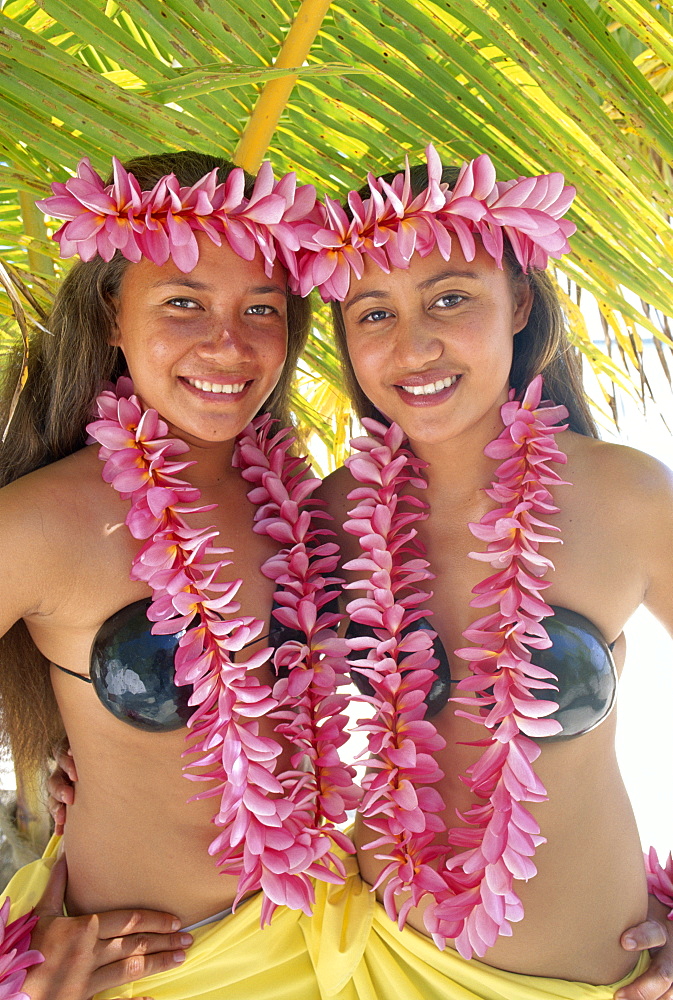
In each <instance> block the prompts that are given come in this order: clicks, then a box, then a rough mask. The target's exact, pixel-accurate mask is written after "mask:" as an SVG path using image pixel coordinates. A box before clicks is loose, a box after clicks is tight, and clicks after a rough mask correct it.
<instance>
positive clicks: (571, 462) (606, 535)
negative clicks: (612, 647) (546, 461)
mask: <svg viewBox="0 0 673 1000" xmlns="http://www.w3.org/2000/svg"><path fill="white" fill-rule="evenodd" d="M568 445H569V447H568V448H567V455H568V479H569V480H570V481H571V482H572V483H573V484H574V486H575V487H576V489H573V491H572V492H573V494H575V498H574V499H573V500H570V502H569V504H568V506H569V507H571V509H572V510H574V511H575V512H576V513H577V514H578V519H577V520H578V521H582V520H588V521H589V522H590V523H591V524H592V525H593V526H594V527H595V528H597V532H596V533H597V537H598V539H599V542H600V544H601V545H602V546H603V550H604V551H605V552H608V551H610V550H612V552H613V553H616V554H618V557H617V555H616V554H615V555H613V563H614V565H613V569H614V571H615V579H617V578H618V577H619V572H618V570H619V565H620V564H623V566H624V567H626V569H627V570H628V572H627V573H626V570H625V573H626V575H628V576H630V577H631V576H633V575H634V574H637V575H639V578H640V579H641V581H642V589H641V594H642V597H641V600H643V601H644V603H645V604H646V606H647V607H648V608H649V609H650V610H651V611H652V612H653V613H654V614H655V615H656V617H657V618H658V619H659V620H660V621H661V622H662V623H663V624H664V625H666V627H667V628H668V629H669V630H670V631H671V634H673V597H672V595H673V470H671V469H670V468H669V467H668V466H667V465H665V464H664V463H663V462H660V461H658V460H657V459H656V458H653V457H652V456H651V455H647V454H645V453H644V452H642V451H637V450H636V449H635V448H628V447H625V446H624V445H616V444H609V443H606V442H602V441H594V440H591V439H588V438H580V437H579V436H578V435H572V436H571V438H570V440H569V442H568ZM588 544H589V542H587V545H588Z"/></svg>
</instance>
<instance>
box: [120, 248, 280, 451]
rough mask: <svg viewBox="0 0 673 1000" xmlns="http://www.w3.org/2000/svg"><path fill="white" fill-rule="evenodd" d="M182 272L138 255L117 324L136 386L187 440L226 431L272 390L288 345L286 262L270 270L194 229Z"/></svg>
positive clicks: (218, 436)
mask: <svg viewBox="0 0 673 1000" xmlns="http://www.w3.org/2000/svg"><path fill="white" fill-rule="evenodd" d="M197 240H198V242H199V260H198V263H197V265H196V267H195V268H194V270H193V271H190V272H189V274H183V273H182V272H181V271H179V270H178V268H177V267H176V266H175V264H174V263H173V262H172V261H168V263H166V264H164V265H162V266H161V267H158V266H157V265H156V264H153V263H152V262H151V261H149V260H146V259H144V258H143V260H141V261H140V262H139V263H138V264H130V265H129V266H128V267H127V268H126V271H125V272H124V277H123V279H122V284H121V289H120V294H119V298H118V301H117V333H116V336H115V339H114V343H115V344H116V345H117V346H119V347H121V349H122V351H123V352H124V356H125V358H126V363H127V364H128V367H129V372H130V375H131V378H132V379H133V382H134V386H135V390H136V392H137V394H138V395H139V396H140V398H141V399H142V401H143V403H144V404H145V406H147V407H152V408H154V409H156V410H158V411H159V413H160V414H161V416H162V417H163V418H164V419H165V420H166V421H167V422H168V424H169V426H170V427H171V429H172V430H173V432H174V433H177V434H178V435H179V436H180V437H182V438H183V439H185V440H186V441H187V442H188V443H197V442H213V443H217V442H223V441H229V440H231V439H233V438H234V437H235V436H236V435H237V434H239V433H240V431H242V430H243V428H244V427H245V426H246V425H247V424H248V423H249V422H250V420H251V419H252V418H253V416H254V415H255V414H256V413H257V411H258V410H259V409H260V407H261V406H262V404H263V403H264V401H265V400H266V399H267V398H268V396H269V395H270V394H271V392H272V391H273V389H274V387H275V385H276V383H277V382H278V379H279V377H280V374H281V371H282V368H283V364H284V362H285V355H286V349H287V289H286V284H287V282H286V274H285V271H284V269H283V268H282V267H281V266H280V265H277V266H276V267H275V268H274V270H273V274H272V276H271V277H270V278H269V277H267V275H266V274H265V273H264V267H263V264H262V261H261V258H260V256H259V254H257V255H255V259H254V260H252V261H246V260H243V259H242V258H241V257H239V256H238V255H237V254H235V253H234V251H233V250H231V248H230V247H229V246H228V245H226V244H224V245H223V246H221V247H216V246H215V245H214V244H213V243H211V241H210V240H209V239H208V238H207V237H205V236H204V235H202V234H200V233H197Z"/></svg>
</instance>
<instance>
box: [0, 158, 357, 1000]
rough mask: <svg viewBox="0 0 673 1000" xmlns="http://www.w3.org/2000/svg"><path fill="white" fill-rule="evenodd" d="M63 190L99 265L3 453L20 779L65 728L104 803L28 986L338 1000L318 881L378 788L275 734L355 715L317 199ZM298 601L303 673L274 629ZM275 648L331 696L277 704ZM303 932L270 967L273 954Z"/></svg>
mask: <svg viewBox="0 0 673 1000" xmlns="http://www.w3.org/2000/svg"><path fill="white" fill-rule="evenodd" d="M55 188H56V191H55V197H54V198H53V199H47V201H46V202H45V208H46V209H47V210H48V211H51V212H53V213H55V214H56V215H60V216H61V217H64V218H65V220H66V221H65V224H64V226H62V227H61V229H60V230H59V231H58V233H56V238H57V239H58V240H59V241H60V243H61V251H62V253H63V255H64V256H72V255H73V254H74V253H75V252H78V253H79V254H80V257H81V258H82V259H81V260H80V261H79V262H77V263H75V264H74V266H73V267H72V269H71V270H70V272H69V273H68V275H67V277H66V279H65V281H64V284H63V287H62V290H61V293H60V294H59V296H58V299H57V302H56V304H55V307H54V311H53V314H52V316H51V318H50V321H49V324H48V330H49V332H46V331H45V332H44V333H43V335H42V336H41V338H40V339H39V340H38V341H37V342H36V343H35V345H34V346H33V350H32V352H31V359H30V365H29V372H28V381H27V384H26V387H25V389H24V391H23V393H22V395H21V397H20V400H19V406H18V408H17V410H16V412H15V414H14V417H13V421H12V425H11V430H10V434H9V437H8V441H7V444H6V446H4V448H3V452H2V477H3V485H4V489H3V490H2V491H1V493H0V511H1V513H0V532H1V538H0V544H1V545H2V548H3V554H4V558H5V565H6V567H7V572H6V573H3V579H2V583H1V588H2V594H1V598H2V599H1V601H0V605H1V607H2V623H1V625H2V628H1V629H0V630H1V631H3V632H5V633H6V634H5V636H4V640H3V647H2V655H3V663H2V670H1V671H0V684H1V685H2V711H3V719H4V724H5V729H6V732H7V733H8V737H9V741H10V743H11V746H12V750H13V753H14V756H15V758H16V759H17V760H18V761H19V762H21V763H23V764H24V765H25V764H26V763H27V762H31V763H33V764H37V765H42V764H43V762H44V760H45V758H46V756H47V754H48V753H49V751H50V750H51V748H52V745H53V741H54V740H55V739H56V737H57V736H58V735H59V733H60V732H62V730H63V729H64V730H65V732H66V733H67V737H68V740H69V742H70V746H71V747H72V750H73V753H74V755H75V757H76V760H77V767H78V771H79V784H78V794H77V799H76V802H75V803H74V804H73V805H72V806H71V808H70V810H69V816H68V824H67V829H66V833H65V836H64V837H63V839H62V842H61V843H62V845H63V846H64V847H65V854H66V857H67V885H66V884H65V870H64V868H63V866H62V865H61V864H56V865H55V866H54V868H53V873H52V876H51V879H48V876H49V872H50V869H51V867H52V865H53V863H54V859H55V850H56V843H53V844H52V845H51V846H50V848H49V850H48V852H47V855H46V856H45V858H44V859H43V860H42V861H40V862H38V863H36V865H34V866H32V867H31V868H29V869H24V870H23V871H22V872H20V873H19V875H18V876H17V878H16V880H15V881H14V882H13V883H12V885H11V886H10V887H9V894H10V896H11V899H12V917H16V916H20V915H25V914H26V912H27V911H28V912H30V908H31V907H32V906H33V905H35V904H38V909H37V914H38V915H39V920H38V922H37V926H36V927H35V928H34V929H33V931H32V942H33V946H34V947H35V948H39V950H40V951H41V952H42V955H43V957H44V961H43V962H42V963H41V964H39V965H35V966H34V967H31V968H30V969H29V971H28V973H27V975H26V976H25V983H24V984H23V987H24V989H25V991H26V992H27V993H28V994H29V995H30V996H31V998H32V1000H45V998H49V1000H60V998H67V1000H80V998H81V1000H89V998H90V997H91V996H92V995H93V994H96V995H100V996H116V995H118V987H119V986H120V985H121V984H123V983H130V982H135V983H136V987H134V988H133V989H135V990H136V991H137V992H143V993H147V992H151V993H152V995H153V996H154V997H156V998H159V997H183V998H186V997H196V996H198V997H203V998H206V997H212V998H215V997H221V996H222V995H223V992H226V990H227V988H228V987H230V986H231V984H233V983H237V984H239V986H240V988H241V989H242V990H243V991H244V992H245V993H246V994H247V993H249V994H250V995H254V996H255V997H257V998H259V1000H261V998H263V997H268V998H269V1000H271V997H273V998H280V997H283V996H285V997H287V998H288V1000H289V998H290V997H292V998H295V997H297V996H302V995H304V996H309V997H313V996H314V995H315V993H316V986H315V974H314V972H313V970H312V968H311V964H310V961H309V958H308V954H307V952H306V947H305V944H304V938H303V934H302V930H301V921H300V916H301V910H304V911H309V912H310V900H311V895H312V891H313V890H312V883H311V879H310V878H309V875H310V876H312V877H316V876H317V877H318V878H320V877H327V878H330V879H332V878H334V877H335V873H337V872H338V869H339V867H340V865H341V862H340V861H338V860H337V859H336V858H335V857H334V856H333V855H332V853H331V852H332V848H333V846H334V842H339V843H341V842H342V838H341V835H340V834H339V833H338V831H336V830H334V822H337V821H339V820H340V819H341V818H342V815H343V807H344V802H343V800H342V799H339V800H338V801H337V800H336V799H335V798H331V799H330V798H329V797H328V796H327V795H326V793H325V794H324V793H323V791H322V789H323V788H327V787H328V785H329V778H330V775H331V774H332V773H333V775H334V780H335V781H336V783H337V785H339V786H341V787H342V788H343V789H344V794H345V795H346V796H347V794H348V787H349V785H351V784H352V776H351V772H350V770H349V769H348V768H334V767H333V766H328V764H325V766H324V769H323V771H320V769H319V768H316V773H315V774H314V773H312V772H308V771H306V770H301V771H298V770H297V769H296V767H295V765H294V763H293V762H291V761H294V757H293V755H294V754H299V755H300V756H302V757H303V756H304V754H305V753H306V750H307V748H309V747H310V748H311V750H312V751H315V748H316V747H317V751H315V752H317V754H318V756H319V755H320V738H319V736H316V737H315V739H314V742H313V743H311V742H309V744H307V743H306V740H307V739H308V737H307V735H306V733H305V730H304V729H301V728H297V729H296V731H295V730H293V727H292V726H291V725H287V724H283V725H282V726H280V725H279V723H278V721H277V720H274V719H273V718H272V717H270V713H272V712H273V711H274V710H275V711H276V712H278V713H280V714H281V715H282V714H283V713H287V712H288V711H290V712H292V711H297V712H299V713H301V711H306V712H308V713H313V716H315V723H314V724H315V726H316V727H317V726H318V722H322V723H324V724H326V725H327V726H328V727H329V726H331V725H332V723H331V721H330V720H331V718H332V716H336V717H338V713H339V708H340V705H341V703H342V701H343V699H339V698H335V697H334V694H333V691H332V690H331V689H330V690H329V691H327V690H323V688H324V685H325V681H324V678H322V677H316V679H315V681H314V680H312V677H311V673H312V663H313V660H312V659H311V657H313V656H316V655H317V654H315V653H314V652H313V651H312V647H313V642H314V640H313V638H312V632H311V628H312V625H317V633H316V634H318V636H319V637H320V638H321V640H322V641H323V642H328V640H329V636H330V635H331V632H330V628H329V626H330V624H331V618H330V616H325V615H324V614H322V613H321V610H320V609H321V606H322V604H321V601H323V594H322V589H321V587H322V577H321V576H320V574H318V575H317V576H316V574H315V571H314V569H313V560H312V558H311V556H310V553H309V552H308V549H307V545H311V544H313V545H315V544H316V543H315V538H316V536H319V535H320V529H319V527H316V526H315V524H314V522H313V505H312V502H311V500H310V494H311V492H312V491H313V489H314V488H315V485H316V482H315V481H314V480H312V479H311V478H310V477H308V476H307V474H306V470H305V467H304V466H303V465H302V463H301V462H300V461H299V460H298V459H295V458H294V457H293V456H292V454H291V451H290V444H291V438H288V436H287V434H286V433H285V432H283V431H280V432H279V431H278V428H277V426H274V425H273V423H271V422H270V419H269V416H270V417H271V418H281V419H282V420H286V418H287V408H288V407H287V403H288V391H289V386H290V382H291V379H292V376H293V374H294V369H295V365H296V361H297V356H298V353H299V351H300V349H301V347H302V345H303V343H304V340H305V337H306V334H307V329H308V321H309V308H308V305H307V303H305V302H304V301H302V300H300V299H298V298H297V297H296V295H293V294H292V293H291V292H290V291H289V290H288V279H289V278H292V274H293V271H295V270H296V264H295V261H294V253H295V251H296V249H297V247H298V245H299V244H298V239H297V237H296V233H295V226H296V224H297V223H301V221H302V220H303V219H304V217H305V215H306V213H307V212H309V211H310V210H311V208H312V206H313V202H314V192H313V191H312V189H308V188H297V187H296V185H295V181H294V177H293V176H292V175H288V176H286V177H285V178H283V179H282V180H280V181H276V180H275V179H274V178H273V175H272V173H271V171H270V168H269V166H268V164H267V165H266V166H265V167H264V168H263V169H262V171H261V172H260V175H259V177H258V179H257V180H256V181H255V180H253V179H252V178H248V177H245V176H244V175H243V172H242V171H241V170H240V169H237V168H233V167H232V165H231V164H228V163H227V162H226V161H222V160H220V159H217V158H214V157H206V156H202V155H200V154H192V153H177V154H166V155H160V156H156V157H146V158H143V159H141V160H135V161H132V162H131V163H129V164H128V165H127V168H124V167H123V166H122V165H121V164H119V163H118V162H115V169H114V175H113V178H111V179H110V181H109V182H108V183H107V184H105V183H104V182H103V181H102V180H101V178H99V177H98V175H97V174H96V173H95V172H94V171H93V170H92V168H91V166H90V165H89V164H88V163H87V162H83V163H82V164H80V167H79V170H78V175H77V177H73V178H71V179H70V180H69V181H67V182H66V184H65V185H56V186H55ZM10 378H11V376H10ZM111 380H112V381H113V382H115V383H116V385H114V386H113V385H111ZM265 410H266V411H267V413H268V414H269V416H260V414H261V413H262V412H263V411H265ZM92 417H93V418H97V419H93V422H91V421H92ZM251 421H252V423H251ZM87 431H88V432H89V434H90V435H91V436H92V437H93V439H94V440H95V441H97V442H98V444H99V445H100V446H101V447H100V449H98V448H94V447H87V446H86V445H87ZM89 440H91V439H89ZM99 459H103V461H104V463H105V464H104V465H101V462H100V461H99ZM185 459H186V461H185ZM101 472H102V476H101ZM111 486H112V487H114V488H111ZM267 487H268V490H269V491H271V492H268V490H267ZM251 490H252V492H251ZM272 494H273V495H272ZM249 495H250V497H251V498H252V502H251V499H249ZM281 495H282V496H284V497H285V498H286V500H287V503H285V504H284V505H282V510H281V501H280V499H279V497H280V496H281ZM257 505H261V511H260V513H261V515H262V517H261V518H260V513H258V512H257V510H256V507H257ZM253 527H254V530H253ZM219 538H222V539H223V540H224V541H225V542H226V544H227V546H230V547H223V546H222V544H221V543H220V542H219V541H218V539H219ZM288 542H289V543H291V545H292V552H293V561H290V560H289V559H288V557H287V556H286V555H283V552H281V547H282V545H283V544H286V543H288ZM283 551H285V550H283ZM333 561H334V560H333V558H332V562H333ZM329 562H330V559H329V558H328V559H327V561H326V562H325V559H324V558H323V560H322V564H321V568H322V571H323V572H325V571H328V570H329ZM129 570H130V571H131V572H130V573H129ZM277 577H280V578H281V581H289V583H290V588H289V589H288V590H287V593H286V592H285V584H284V582H279V583H278V584H276V583H275V582H274V581H275V580H276V578H277ZM314 577H316V579H315V580H314ZM292 588H294V589H292ZM297 594H299V595H301V600H302V607H303V608H306V607H310V608H311V609H312V616H311V615H309V617H310V618H311V625H310V626H308V625H306V621H307V619H305V618H304V617H303V613H302V618H301V621H298V620H297V613H296V610H295V611H293V608H294V606H295V605H296V604H297V602H298V600H299V597H298V596H297ZM274 595H279V596H280V599H281V601H282V603H283V607H284V615H285V617H286V619H287V618H288V617H289V618H292V616H293V615H294V620H295V622H296V624H295V632H293V633H292V636H293V637H296V636H297V635H298V636H300V637H301V639H302V642H303V643H304V645H300V647H299V649H297V648H296V646H297V643H296V641H295V642H293V643H292V642H291V643H290V645H289V647H288V644H287V636H286V635H285V634H283V630H282V629H281V630H280V632H279V630H278V623H277V622H275V621H274V620H272V617H271V612H272V604H273V601H274ZM324 600H325V601H326V600H329V597H327V596H325V598H324ZM332 618H333V616H332ZM148 619H149V620H148ZM302 622H303V623H304V625H306V628H308V629H309V632H308V633H306V632H305V631H302ZM265 640H268V641H265ZM270 644H271V645H270ZM274 649H275V656H276V660H277V662H284V661H288V662H290V663H291V664H292V666H293V667H295V668H296V671H297V672H304V671H307V677H306V682H305V683H302V685H300V690H297V689H296V687H295V688H293V689H292V690H288V688H287V681H283V682H282V683H281V682H279V681H277V678H276V676H275V672H274V670H273V668H272V667H271V665H270V663H269V658H270V655H271V653H272V652H274ZM320 656H321V659H324V660H325V663H326V664H327V663H328V662H329V652H327V653H325V652H323V653H321V654H320ZM331 676H332V681H334V680H335V679H336V676H337V675H335V674H332V675H331ZM283 684H284V685H285V687H284V688H283ZM52 689H53V693H52ZM327 695H329V696H330V697H327ZM323 702H324V707H322V706H323ZM187 720H189V727H190V728H189V729H186V728H185V722H186V721H187ZM312 724H313V723H312ZM277 730H278V731H277ZM311 732H312V730H311ZM186 735H187V736H188V737H189V742H188V743H187V744H186V745H185V736H186ZM337 744H338V740H337ZM185 750H186V751H187V755H188V760H189V765H188V767H189V771H190V776H191V777H192V778H193V779H194V780H195V781H196V782H201V783H203V784H201V785H199V784H197V786H196V788H197V789H198V790H200V789H201V788H204V789H205V791H204V793H202V794H201V795H198V796H197V797H196V798H197V801H190V802H188V801H187V799H188V797H189V792H190V787H191V788H193V786H189V785H187V783H186V782H185V779H184V777H183V775H182V773H181V772H182V770H183V759H182V758H183V756H184V752H185ZM337 772H338V773H337ZM281 782H282V783H281ZM214 797H216V801H217V805H216V806H215V805H214V804H213V798H214ZM213 813H215V817H214V819H213ZM214 824H215V825H214ZM214 837H215V839H213V838H214ZM212 855H215V858H213V857H212ZM336 877H338V874H337V875H336ZM45 886H46V889H45ZM43 890H44V894H43ZM260 890H262V891H261V892H260ZM42 894H43V895H42ZM41 895H42V899H41V901H40V896H41ZM241 899H245V900H246V904H245V907H244V908H243V911H242V913H241V914H240V916H238V917H237V919H236V920H235V921H232V920H227V919H225V917H226V912H227V911H228V908H229V907H231V906H232V904H233V903H234V901H235V900H241ZM64 902H65V907H66V909H67V913H68V916H67V917H65V916H63V905H64ZM283 904H286V905H283ZM276 909H278V911H279V912H278V913H277V915H276V917H275V918H274V920H273V922H272V925H271V927H270V928H268V931H267V932H266V936H265V938H264V941H265V944H266V945H267V948H268V953H267V959H268V960H267V961H265V962H263V963H260V962H259V954H258V951H257V949H255V954H254V955H253V954H252V953H251V952H250V947H253V948H254V941H255V936H254V934H251V930H252V928H254V926H255V924H256V925H257V926H259V923H260V919H262V920H263V921H265V922H266V921H268V920H269V919H270V918H271V915H272V914H273V912H274V910H276ZM91 914H94V915H96V914H99V915H100V916H94V917H93V918H92V917H91V916H90V915H91ZM3 915H4V914H3ZM180 928H183V930H182V931H181V932H180V931H179V929H180ZM15 930H16V932H17V933H18V932H19V931H20V926H19V925H16V926H15ZM27 930H28V931H29V930H30V927H27ZM26 933H27V931H26ZM26 933H24V938H25V937H26ZM11 940H12V938H11V935H10V936H9V937H8V938H7V940H6V944H7V946H8V947H9V946H10V945H11ZM22 940H23V939H22ZM26 940H27V939H26ZM246 942H253V944H251V945H246ZM23 943H24V944H25V941H24V942H23ZM188 946H191V947H190V950H189V953H188V954H187V956H185V950H186V948H187V947H188ZM35 957H36V956H35V953H34V952H32V953H29V954H28V955H27V956H26V964H27V965H30V962H31V960H32V959H35ZM38 957H39V956H38ZM290 969H291V974H290V972H289V970H290ZM160 972H161V973H162V975H156V974H158V973H160ZM17 977H18V978H16V981H13V983H14V985H16V986H17V988H20V987H21V982H20V980H21V979H23V973H22V972H21V970H19V972H18V973H17ZM0 978H1V977H0ZM141 980H142V982H139V981H141ZM4 985H5V982H4V980H2V982H1V983H0V993H2V989H3V986H4ZM130 993H131V988H127V991H126V995H130ZM3 995H4V994H3Z"/></svg>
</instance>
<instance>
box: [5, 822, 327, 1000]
mask: <svg viewBox="0 0 673 1000" xmlns="http://www.w3.org/2000/svg"><path fill="white" fill-rule="evenodd" d="M57 847H58V840H57V839H56V838H52V841H51V842H50V844H49V846H48V847H47V851H46V852H45V855H44V857H43V858H41V859H40V860H39V861H34V862H33V863H32V864H30V865H26V867H25V868H22V869H21V870H20V871H19V872H17V874H16V875H15V876H14V878H13V879H12V880H11V882H10V883H9V885H8V886H7V889H6V890H5V893H4V894H3V898H4V895H8V896H9V897H10V899H11V901H12V908H11V918H12V919H14V918H15V917H17V916H19V915H20V914H22V913H25V912H26V911H27V910H29V909H30V907H31V906H34V905H35V903H37V901H38V900H39V898H40V896H41V895H42V892H43V890H44V887H45V885H46V883H47V879H48V877H49V871H50V869H51V866H52V864H53V862H54V859H55V856H56V849H57ZM260 907H261V897H260V896H255V897H253V898H252V899H250V900H249V901H248V902H246V903H242V904H241V906H240V907H239V908H238V909H237V910H236V913H235V914H233V915H232V916H229V917H225V918H224V919H223V920H220V921H218V922H217V923H214V924H208V925H207V926H206V927H200V928H197V929H196V930H194V931H192V935H193V937H194V943H193V945H192V946H191V947H190V948H188V949H187V959H186V961H185V962H183V964H182V965H177V966H176V967H175V971H171V972H162V973H160V974H158V975H155V976H147V977H146V978H145V979H142V980H138V981H136V982H135V983H131V984H129V985H127V986H124V987H116V988H115V989H112V990H105V991H104V992H103V993H97V994H96V1000H112V998H113V997H137V996H151V997H153V1000H321V994H320V990H319V988H318V985H317V982H316V977H315V972H314V971H313V968H312V965H311V961H310V958H309V955H308V952H307V949H306V943H305V940H304V934H303V932H302V924H303V922H304V921H306V920H308V918H306V917H304V916H303V914H302V913H300V912H297V911H294V910H288V909H286V908H284V907H280V908H279V909H278V910H277V911H276V913H275V914H274V916H273V920H272V921H271V924H270V925H269V926H267V927H264V928H263V929H262V928H260V926H259V914H260Z"/></svg>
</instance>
